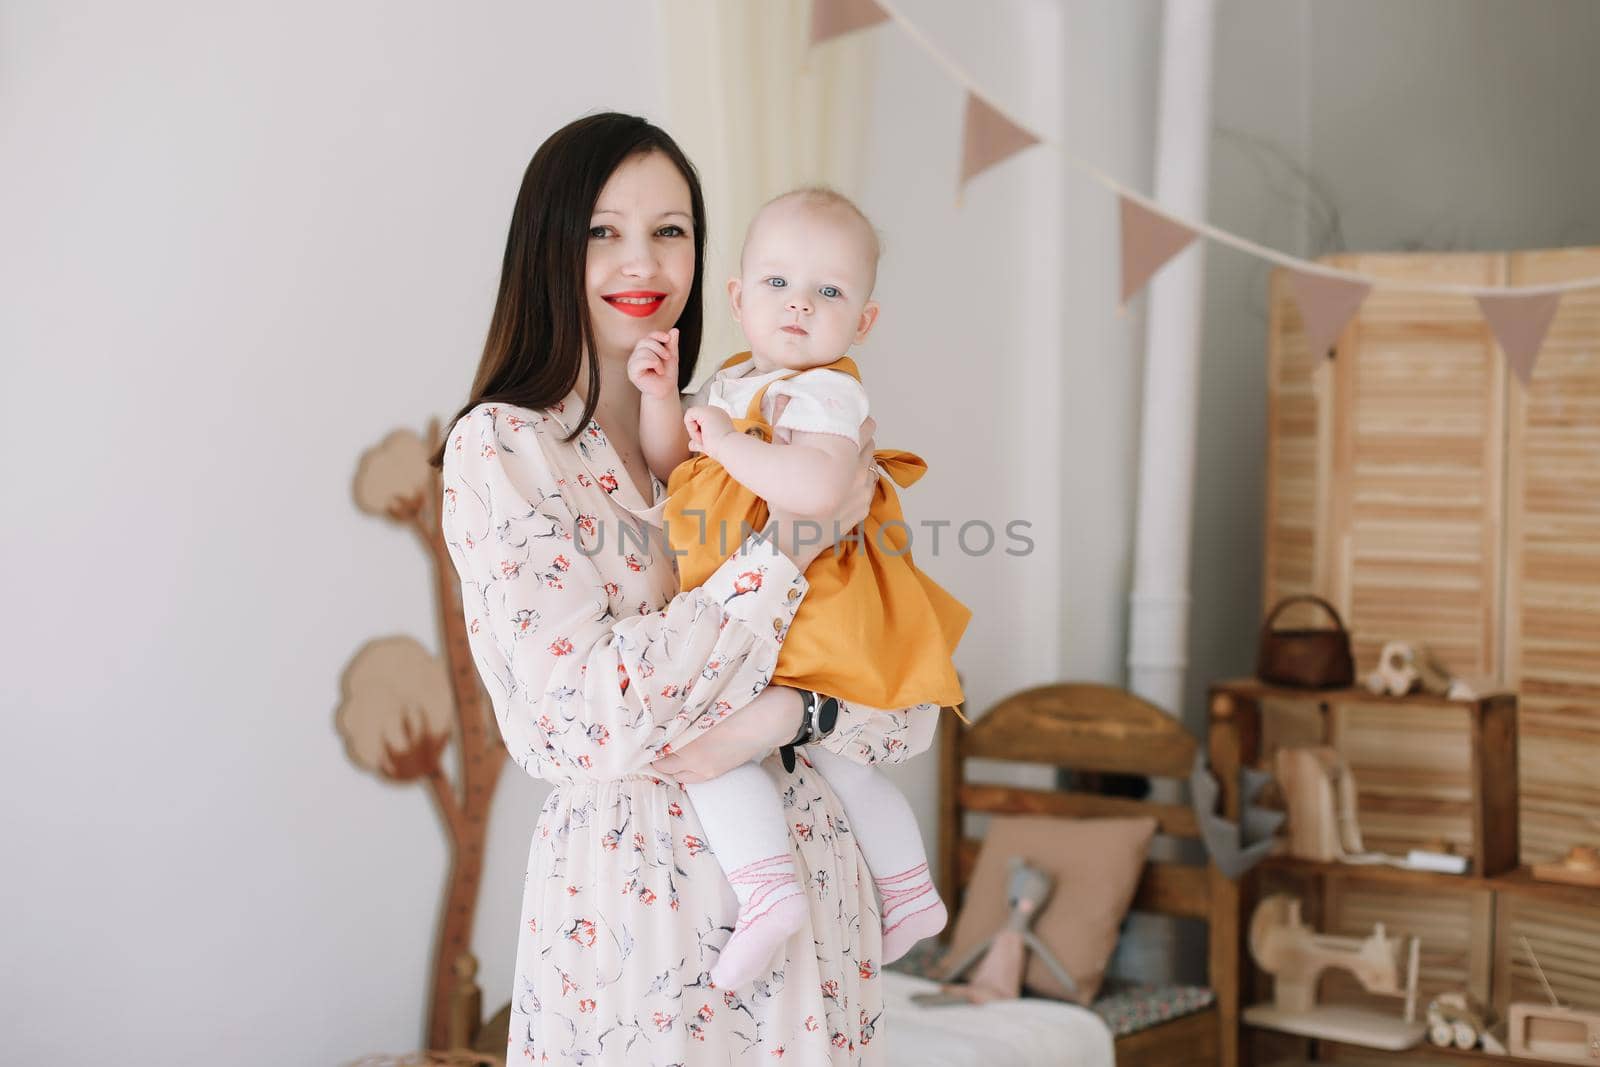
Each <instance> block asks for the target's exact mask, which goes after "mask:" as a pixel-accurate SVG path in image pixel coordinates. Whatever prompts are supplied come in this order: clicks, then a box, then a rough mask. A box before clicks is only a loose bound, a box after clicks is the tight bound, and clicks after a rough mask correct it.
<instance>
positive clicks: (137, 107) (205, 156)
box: [0, 0, 660, 1067]
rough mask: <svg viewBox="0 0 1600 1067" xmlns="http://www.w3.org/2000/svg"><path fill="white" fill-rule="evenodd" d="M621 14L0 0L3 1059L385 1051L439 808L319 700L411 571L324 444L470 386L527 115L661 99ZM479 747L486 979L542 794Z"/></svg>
mask: <svg viewBox="0 0 1600 1067" xmlns="http://www.w3.org/2000/svg"><path fill="white" fill-rule="evenodd" d="M654 11H655V7H654V5H653V4H651V3H647V2H642V0H640V2H630V3H603V4H538V5H533V4H513V3H498V4H492V5H466V6H462V5H452V6H450V7H444V6H440V5H437V4H431V3H423V2H414V0H413V2H403V3H401V2H383V3H379V2H376V0H369V2H366V3H343V4H334V5H327V4H311V3H290V4H272V5H264V6H262V5H258V6H253V7H244V6H241V5H207V4H198V3H190V4H176V3H174V4H165V5H163V4H159V3H158V4H139V5H137V6H128V5H124V4H115V3H88V2H85V3H77V4H71V5H68V4H54V3H50V4H46V3H32V4H15V3H13V4H8V5H5V6H4V7H3V8H0V234H4V238H3V239H0V293H3V294H4V295H3V296H0V300H3V301H4V305H5V309H4V313H3V314H0V353H3V355H0V366H3V368H4V370H3V372H0V373H3V375H4V384H3V385H0V412H3V417H0V442H3V447H4V455H5V461H4V463H5V472H6V483H7V484H6V494H5V503H4V505H3V507H4V510H5V516H6V518H5V523H4V534H3V537H4V542H3V546H4V550H3V552H0V558H3V559H4V564H3V567H4V575H5V577H4V581H3V582H0V588H3V589H4V597H5V600H6V611H5V615H4V621H3V623H0V627H3V633H4V642H3V645H0V647H3V648H4V653H3V655H4V663H5V670H4V671H3V672H0V706H3V707H4V708H5V712H6V716H7V722H8V723H9V724H10V725H11V728H10V730H9V731H8V734H9V744H8V749H9V753H10V757H11V758H10V759H8V761H7V763H8V764H9V767H8V772H7V774H6V776H5V784H4V786H3V789H4V794H5V795H4V814H3V815H0V819H3V820H4V824H5V834H4V836H5V841H6V844H7V847H6V861H5V866H6V869H7V877H6V878H5V879H4V882H3V889H0V907H3V913H4V916H5V919H4V925H3V930H4V933H3V935H0V937H3V942H0V957H3V958H4V959H5V961H6V964H5V968H4V971H5V975H4V978H3V979H0V1033H4V1034H5V1038H4V1045H5V1050H4V1052H3V1053H0V1059H4V1060H6V1061H7V1062H17V1063H43V1062H57V1063H90V1062H96V1063H98V1062H102V1061H103V1060H105V1059H106V1058H108V1057H109V1058H114V1059H116V1060H117V1061H118V1062H126V1063H130V1064H151V1063H157V1062H160V1063H185V1064H188V1063H193V1064H200V1063H207V1064H209V1063H218V1062H226V1063H230V1064H238V1065H240V1067H249V1065H257V1064H259V1065H262V1067H265V1065H268V1064H271V1065H279V1064H286V1063H288V1064H332V1063H337V1062H344V1061H347V1060H349V1059H352V1058H354V1057H355V1056H357V1055H360V1054H363V1053H366V1052H371V1051H377V1050H384V1049H387V1050H390V1051H403V1050H407V1049H412V1048H416V1047H418V1046H419V1043H420V1042H421V1040H422V1032H421V1023H420V1020H421V1018H422V1014H423V1008H424V998H425V996H426V979H427V974H428V969H429V957H430V952H431V947H432V946H431V939H432V930H433V925H434V920H435V915H436V912H437V910H438V907H439V904H440V900H439V893H440V883H441V881H442V878H443V869H444V838H443V832H442V830H441V829H440V827H439V826H438V824H437V822H436V820H435V818H434V816H433V813H432V809H431V806H430V803H429V801H428V800H427V799H426V798H425V797H424V795H423V790H422V789H420V788H414V787H412V788H399V787H392V786H388V785H385V784H382V783H380V782H379V781H378V780H376V779H374V778H372V777H371V776H369V775H367V774H365V773H363V772H360V771H357V770H356V769H355V767H354V766H353V765H352V764H350V763H348V762H347V761H346V759H345V756H344V753H343V750H342V747H341V743H340V739H339V737H338V735H337V733H336V732H335V731H334V728H333V711H334V708H335V706H336V705H337V703H338V700H339V690H338V683H339V675H340V672H341V670H342V669H343V667H344V665H345V664H346V662H347V661H348V659H349V658H350V657H351V656H352V655H353V654H354V653H355V651H356V649H357V648H358V647H359V646H360V645H361V644H362V642H364V641H365V640H367V639H368V638H371V637H375V636H378V635H380V634H387V633H406V634H412V635H414V636H416V637H418V638H419V639H421V640H423V641H424V642H426V643H427V644H429V645H430V646H431V645H434V644H436V641H435V637H434V633H433V607H432V602H431V599H430V597H431V593H430V589H429V584H428V574H427V572H426V570H425V569H424V558H423V556H422V554H421V552H420V551H419V550H418V549H417V547H416V546H415V545H414V544H413V543H412V542H411V541H410V540H409V539H408V538H407V536H406V535H404V534H402V533H400V532H399V531H397V530H395V529H394V528H392V527H390V526H388V525H387V524H385V523H383V522H380V521H378V520H375V519H371V518H368V517H366V516H364V515H362V514H360V513H359V512H357V511H356V509H355V507H354V505H353V503H352V501H351V495H350V486H351V480H352V476H353V474H354V470H355V463H356V459H357V457H358V456H359V455H360V453H361V452H362V451H363V450H364V449H366V448H368V447H369V446H371V445H373V444H375V443H376V442H377V441H378V440H379V439H381V438H382V437H383V436H384V435H385V434H386V433H388V432H389V431H390V430H391V429H393V428H395V427H398V426H407V425H409V426H412V427H414V428H416V429H418V430H420V429H421V428H422V425H423V424H424V422H425V420H426V418H427V417H428V416H429V415H433V414H438V415H445V414H448V413H450V412H452V411H453V410H454V409H455V408H456V407H457V406H458V405H459V404H460V403H461V401H462V400H463V399H464V398H465V393H466V389H467V386H468V384H469V381H470V378H471V374H472V370H473V368H474V366H475V364H476V360H477V354H478V351H479V349H480V347H481V345H482V339H483V334H484V330H485V327H486V324H487V322H488V315H489V310H490V307H491V304H492V300H493V296H494V289H495V284H496V281H497V279H498V275H499V266H500V257H501V254H502V252H503V249H504V242H505V235H506V226H507V222H508V220H509V218H510V211H511V205H512V202H513V200H514V198H515V196H516V192H517V188H518V185H519V183H520V181H521V177H522V171H523V168H524V167H525V166H526V165H527V162H528V159H529V157H530V156H531V154H532V152H533V150H534V148H536V147H537V146H538V144H539V142H540V141H541V140H542V139H543V138H544V137H545V136H546V135H548V134H549V133H550V132H551V131H552V130H554V129H555V128H556V127H558V126H559V125H561V124H562V123H564V122H566V121H568V120H570V119H572V118H574V117H576V116H578V115H580V114H583V113H584V112H587V111H590V110H594V109H602V108H607V107H616V108H620V109H625V110H632V111H636V112H642V113H644V114H646V115H655V116H659V110H660V109H659V107H658V104H659V97H660V70H659V65H658V64H659V57H658V55H657V53H656V51H655V50H654V49H653V48H652V47H651V46H650V42H651V40H652V38H653V36H654V34H653V24H654V18H655V15H654ZM597 61H598V62H601V63H603V64H604V68H603V71H604V72H603V75H598V76H597V74H596V73H595V71H596V63H597ZM504 780H505V784H504V786H503V787H502V789H501V791H500V794H499V798H498V801H497V809H496V813H495V824H494V827H493V831H492V842H491V847H490V850H489V860H488V870H487V875H486V879H485V886H484V891H483V896H482V900H481V903H480V908H479V913H478V929H477V934H476V938H475V944H476V947H477V949H478V952H479V955H480V957H481V959H482V966H481V971H480V974H481V980H482V985H483V986H484V988H485V991H486V993H485V999H486V1001H492V1003H493V1006H495V1007H498V1006H499V1004H500V1003H502V1002H503V1000H504V998H505V997H506V996H507V995H508V992H509V989H510V982H511V964H512V952H513V950H514V939H513V937H512V930H513V927H514V926H515V923H516V921H517V910H518V905H519V897H520V894H521V883H522V877H521V869H522V867H523V861H524V857H525V856H526V852H527V847H528V840H529V834H530V831H531V827H532V825H533V821H534V818H535V817H536V814H537V810H538V804H539V802H540V799H541V798H542V796H543V789H542V788H541V787H539V786H538V784H537V783H534V782H533V781H531V780H528V779H524V778H521V776H520V775H519V774H518V773H517V772H516V771H515V769H514V768H513V769H511V771H510V772H509V773H508V774H507V775H506V776H505V779H504ZM163 1050H164V1051H163ZM158 1053H159V1054H158Z"/></svg>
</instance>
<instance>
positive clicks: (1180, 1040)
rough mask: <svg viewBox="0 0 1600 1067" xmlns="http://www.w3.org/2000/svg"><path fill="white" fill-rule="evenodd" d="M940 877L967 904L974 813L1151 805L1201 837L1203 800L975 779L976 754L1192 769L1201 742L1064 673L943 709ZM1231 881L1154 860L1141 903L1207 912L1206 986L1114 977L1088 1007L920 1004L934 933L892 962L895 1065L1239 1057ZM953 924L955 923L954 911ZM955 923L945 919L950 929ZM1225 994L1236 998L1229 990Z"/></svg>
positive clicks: (1086, 812) (1117, 768) (1092, 771)
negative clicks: (975, 706) (994, 699)
mask: <svg viewBox="0 0 1600 1067" xmlns="http://www.w3.org/2000/svg"><path fill="white" fill-rule="evenodd" d="M940 731H941V732H940V738H939V745H938V747H939V759H940V815H939V857H938V860H937V863H938V867H939V871H940V884H941V888H942V889H943V891H944V893H945V897H946V900H947V901H948V902H950V903H951V904H952V905H953V906H952V908H951V912H952V914H955V913H956V912H957V910H958V909H959V907H960V898H961V892H962V890H963V888H964V887H965V886H966V885H967V883H968V881H969V880H970V878H971V875H972V871H973V867H974V865H975V863H976V860H977V855H978V849H979V845H980V844H981V842H980V841H979V840H978V839H975V838H969V837H966V836H965V834H964V829H963V822H964V819H963V816H964V815H966V813H968V812H983V813H993V814H1029V815H1057V816H1067V817H1074V818H1092V817H1097V816H1101V817H1103V816H1117V815H1151V816H1154V817H1155V818H1156V820H1157V824H1158V831H1157V832H1158V833H1160V834H1163V835H1168V836H1172V837H1180V838H1184V837H1187V838H1197V837H1198V836H1199V827H1198V826H1197V824H1196V820H1195V817H1194V813H1193V812H1192V811H1191V810H1190V809H1189V808H1188V807H1186V806H1184V805H1181V804H1162V803H1153V802H1149V801H1143V800H1134V799H1130V798H1127V797H1118V796H1104V795H1099V794H1096V793H1090V792H1078V791H1071V790H1046V789H1029V788H1023V787H1019V786H1007V785H990V784H980V783H976V782H969V781H967V778H966V769H967V760H968V759H975V758H981V759H985V760H1006V761H1015V762H1021V763H1032V764H1046V765H1053V766H1056V767H1061V768H1066V769H1068V770H1072V771H1076V772H1080V776H1082V775H1087V776H1091V777H1090V780H1092V776H1094V775H1105V774H1119V775H1121V774H1132V775H1144V776H1148V777H1151V778H1176V779H1184V778H1187V776H1188V774H1189V772H1190V770H1191V768H1192V766H1193V761H1194V754H1195V748H1196V741H1195V739H1194V737H1193V736H1192V735H1190V734H1189V733H1188V732H1187V731H1186V730H1185V729H1184V728H1183V726H1182V725H1181V724H1180V723H1178V722H1177V721H1176V720H1174V719H1173V718H1172V717H1171V716H1169V715H1167V714H1166V713H1165V712H1163V711H1161V709H1159V708H1157V707H1156V706H1155V705H1153V704H1150V703H1148V702H1146V701H1144V700H1141V699H1140V698H1138V697H1136V696H1134V695H1133V694H1131V693H1128V692H1127V691H1125V690H1122V689H1117V688H1114V687H1111V686H1104V685H1097V684H1092V683H1060V684H1055V685H1047V686H1040V687H1037V688H1034V689H1029V690H1026V691H1024V692H1021V693H1017V694H1014V695H1012V696H1010V697H1007V698H1006V699H1004V700H1002V701H1001V702H1000V703H999V704H997V705H995V707H993V708H992V709H991V710H990V711H989V712H988V713H986V714H984V715H983V716H981V717H980V718H978V719H977V720H976V722H975V723H974V725H972V726H966V725H963V724H962V723H961V722H960V720H959V719H957V718H956V717H955V716H953V715H952V716H946V717H945V721H944V723H943V724H942V725H941V727H940ZM1233 906H1234V900H1233V886H1232V883H1230V882H1228V881H1227V880H1226V879H1225V878H1222V876H1221V875H1220V874H1219V873H1218V872H1217V871H1216V870H1215V869H1214V868H1207V867H1202V866H1191V865H1185V864H1179V863H1167V862H1159V861H1154V860H1152V861H1150V862H1148V863H1147V864H1146V865H1145V869H1144V873H1143V876H1142V878H1141V881H1140V883H1139V888H1138V891H1137V893H1136V895H1135V897H1134V901H1133V904H1132V910H1134V911H1145V912H1154V913H1157V914H1162V915H1176V916H1182V917H1187V918H1190V919H1198V920H1200V921H1203V922H1206V923H1207V924H1208V926H1209V925H1211V924H1212V920H1213V918H1214V917H1215V918H1217V919H1218V920H1220V921H1219V922H1218V923H1217V924H1216V925H1217V926H1218V927H1219V928H1220V929H1222V930H1223V931H1224V932H1225V933H1224V936H1221V937H1216V936H1212V937H1209V938H1208V939H1207V940H1208V941H1209V942H1210V945H1209V948H1208V950H1207V951H1208V959H1207V971H1208V974H1209V979H1210V980H1209V988H1208V987H1198V986H1169V987H1116V986H1112V987H1110V988H1108V989H1106V990H1103V991H1102V993H1101V996H1100V997H1099V999H1097V1000H1096V1002H1095V1003H1094V1004H1093V1005H1092V1007H1091V1008H1081V1007H1079V1006H1077V1005H1075V1004H1068V1003H1063V1002H1060V1001H1055V1000H1044V999H1040V998H1034V997H1024V998H1023V999H1021V1000H1017V1001H1008V1002H995V1003H990V1004H986V1005H983V1006H975V1005H960V1006H955V1007H937V1008H934V1007H921V1006H919V1005H916V1004H914V1003H912V1002H911V999H910V998H911V996H912V994H914V993H916V992H918V991H920V990H922V989H929V988H933V987H934V985H935V983H934V982H932V981H931V980H930V977H929V976H930V975H931V974H933V973H936V970H937V968H936V965H935V963H936V957H937V946H935V945H933V944H932V943H925V945H924V946H920V948H921V952H919V953H913V954H912V955H910V956H908V957H907V959H906V960H905V961H903V963H904V966H901V965H898V964H897V965H896V967H897V968H898V969H897V970H890V971H887V972H886V973H885V982H886V988H885V1016H886V1023H887V1025H886V1027H885V1036H886V1038H887V1041H886V1044H887V1046H888V1059H889V1063H890V1064H891V1065H892V1067H912V1065H913V1064H917V1065H948V1067H958V1065H966V1064H982V1065H985V1067H996V1065H1002V1064H1003V1065H1005V1067H1034V1065H1039V1067H1045V1065H1050V1067H1102V1065H1108V1064H1110V1063H1112V1062H1113V1057H1114V1060H1115V1062H1116V1063H1117V1064H1120V1065H1123V1067H1144V1065H1157V1064H1160V1065H1171V1067H1199V1065H1211V1064H1217V1063H1222V1062H1233V1054H1234V1053H1233V1049H1234V1043H1233V1041H1232V1040H1228V1039H1227V1038H1228V1037H1230V1036H1232V1035H1233V1034H1236V1033H1237V1018H1236V1011H1237V1009H1236V1006H1235V1005H1231V1004H1228V1003H1224V1002H1222V1001H1219V1000H1218V998H1217V996H1216V995H1215V994H1214V993H1213V989H1215V990H1222V991H1224V992H1225V991H1227V990H1231V989H1235V988H1237V986H1236V983H1235V982H1233V981H1232V979H1231V977H1230V976H1231V975H1233V974H1234V973H1236V968H1237V966H1238V949H1239V944H1238V938H1237V936H1236V935H1237V927H1236V926H1235V925H1234V923H1233V921H1231V918H1230V916H1231V914H1232V913H1231V911H1230V910H1229V909H1231V908H1232V907H1233ZM952 925H953V924H952ZM948 934H949V930H948V929H947V930H946V936H948ZM1223 999H1224V1001H1225V1000H1227V999H1230V998H1227V997H1226V996H1224V998H1223Z"/></svg>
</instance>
